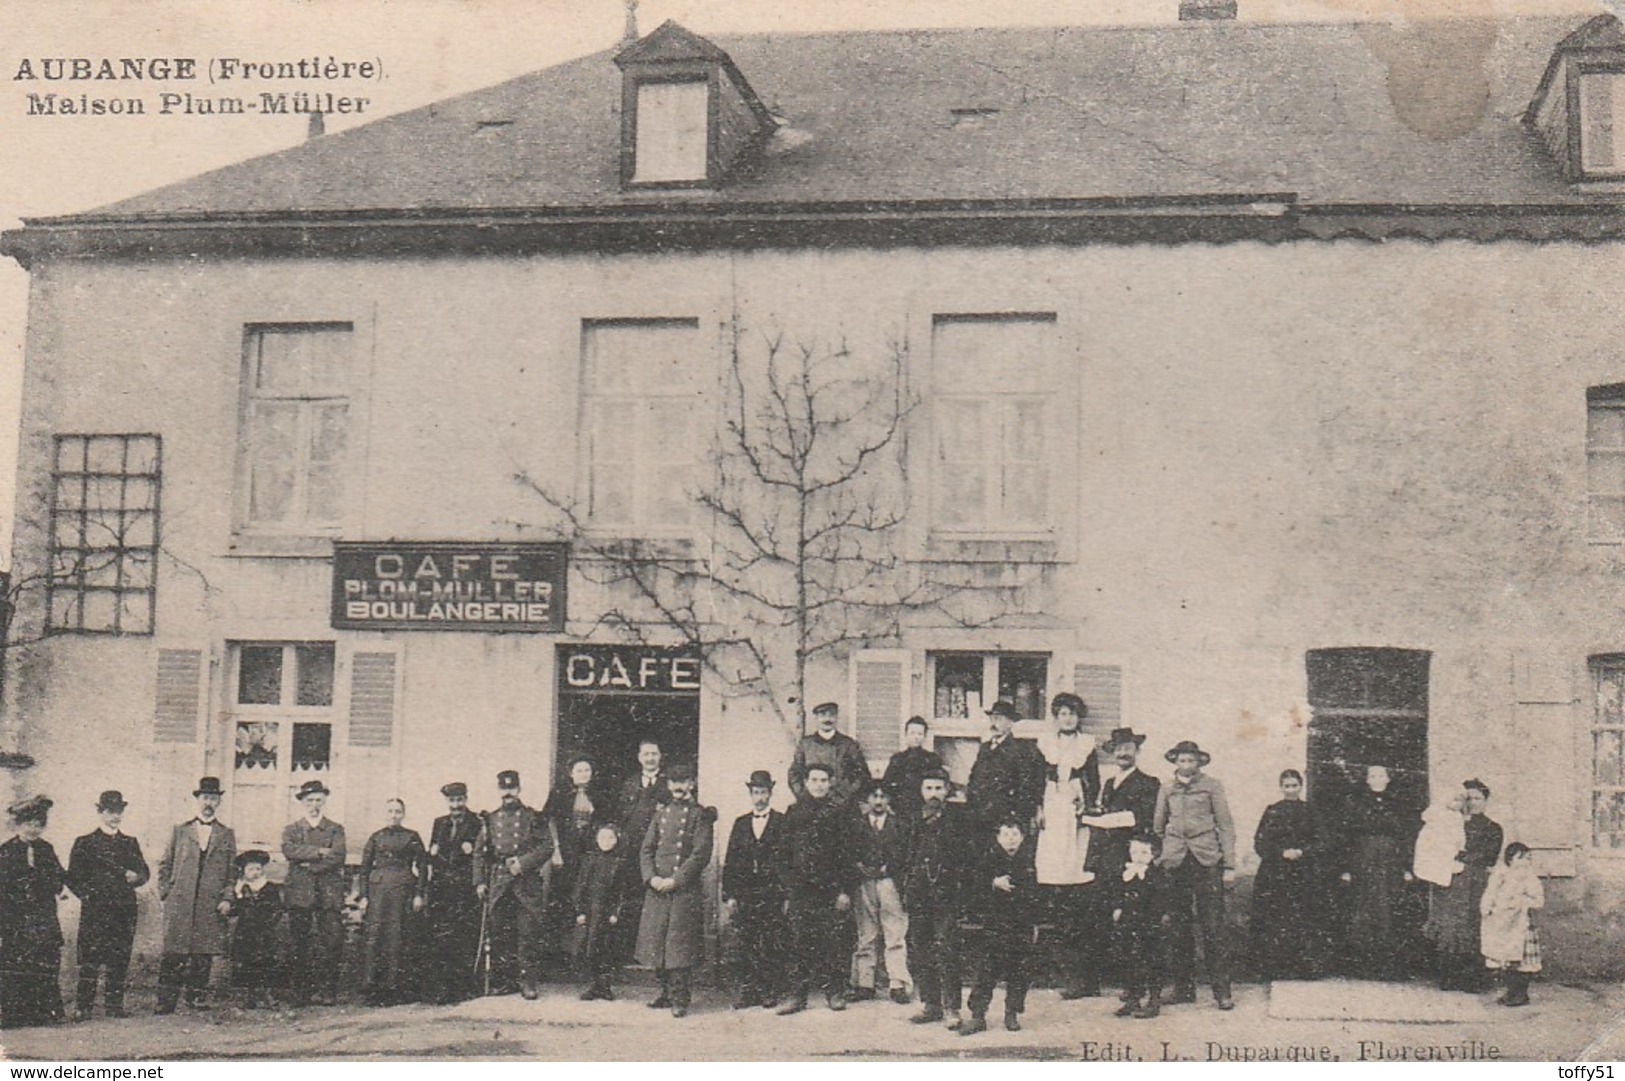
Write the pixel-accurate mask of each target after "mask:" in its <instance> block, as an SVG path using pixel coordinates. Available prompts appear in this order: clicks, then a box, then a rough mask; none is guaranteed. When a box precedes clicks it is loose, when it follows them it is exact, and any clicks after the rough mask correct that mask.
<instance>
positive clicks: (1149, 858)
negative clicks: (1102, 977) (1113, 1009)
mask: <svg viewBox="0 0 1625 1081" xmlns="http://www.w3.org/2000/svg"><path fill="white" fill-rule="evenodd" d="M1161 851H1162V842H1161V841H1160V840H1158V838H1157V835H1156V834H1154V833H1136V834H1135V835H1134V836H1133V837H1132V838H1130V839H1129V843H1128V862H1127V863H1126V864H1125V865H1124V866H1123V872H1122V874H1121V875H1119V876H1117V881H1115V882H1107V883H1106V884H1105V887H1106V888H1107V889H1109V890H1111V891H1112V935H1113V937H1114V938H1115V939H1116V943H1117V950H1118V957H1119V962H1118V964H1119V966H1120V968H1121V971H1122V973H1123V983H1124V988H1123V1004H1122V1005H1121V1006H1120V1007H1118V1009H1117V1016H1118V1017H1131V1016H1132V1017H1139V1018H1150V1017H1156V1016H1157V1015H1158V1014H1160V1013H1161V1012H1162V980H1163V973H1164V971H1165V969H1166V967H1167V966H1166V964H1165V962H1164V958H1163V933H1162V931H1163V927H1164V926H1166V925H1167V923H1168V918H1169V917H1168V895H1167V894H1168V891H1167V889H1166V884H1165V883H1164V882H1163V870H1162V868H1161V867H1158V866H1157V864H1156V858H1157V854H1158V853H1159V852H1161Z"/></svg>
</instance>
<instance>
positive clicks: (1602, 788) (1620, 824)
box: [1591, 654, 1625, 850]
mask: <svg viewBox="0 0 1625 1081" xmlns="http://www.w3.org/2000/svg"><path fill="white" fill-rule="evenodd" d="M1591 685H1592V720H1591V845H1592V847H1593V848H1602V849H1613V850H1619V849H1625V654H1611V655H1609V656H1605V657H1593V658H1592V659H1591Z"/></svg>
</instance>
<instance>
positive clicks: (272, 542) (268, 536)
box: [225, 533, 337, 560]
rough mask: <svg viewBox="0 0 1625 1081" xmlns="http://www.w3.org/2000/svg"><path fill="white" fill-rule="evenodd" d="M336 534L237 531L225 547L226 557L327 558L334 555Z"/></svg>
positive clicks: (329, 558)
mask: <svg viewBox="0 0 1625 1081" xmlns="http://www.w3.org/2000/svg"><path fill="white" fill-rule="evenodd" d="M336 536H337V535H336V534H328V535H324V536H310V535H308V534H306V535H299V536H296V535H291V534H289V535H280V534H275V533H240V534H237V535H236V536H233V537H232V539H231V545H230V547H228V548H227V549H226V552H225V557H226V558H227V559H326V560H331V559H332V558H333V541H334V540H335V539H336Z"/></svg>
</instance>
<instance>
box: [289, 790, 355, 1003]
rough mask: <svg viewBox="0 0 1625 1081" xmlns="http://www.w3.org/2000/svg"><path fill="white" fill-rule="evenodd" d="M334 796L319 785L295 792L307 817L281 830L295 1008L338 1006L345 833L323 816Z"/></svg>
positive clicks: (291, 987)
mask: <svg viewBox="0 0 1625 1081" xmlns="http://www.w3.org/2000/svg"><path fill="white" fill-rule="evenodd" d="M331 794H332V793H331V792H329V790H328V787H327V786H326V785H325V784H323V783H322V782H320V781H306V782H305V783H304V784H302V785H300V786H299V802H300V803H302V804H303V805H304V808H305V815H304V817H303V818H300V819H298V820H297V821H294V822H290V823H289V824H288V825H287V826H285V827H283V830H282V856H283V858H284V859H286V860H287V861H288V882H287V886H286V888H285V889H284V891H283V892H284V894H285V895H286V899H287V905H288V937H289V939H290V944H291V945H292V947H293V948H292V957H291V959H290V963H289V965H288V977H289V985H290V994H291V996H292V998H293V1000H294V1002H295V1004H299V1005H302V1004H303V1003H305V1002H307V1001H309V1002H315V1003H316V1004H317V1005H320V1006H332V1005H334V1004H336V1003H337V1002H338V992H339V958H340V955H341V953H342V951H343V949H344V922H343V921H344V916H343V913H344V893H345V889H344V855H345V842H344V827H343V826H341V825H339V824H338V823H337V822H334V821H332V820H331V819H329V818H328V817H327V816H326V815H324V814H322V808H323V807H325V806H326V805H327V797H328V796H329V795H331Z"/></svg>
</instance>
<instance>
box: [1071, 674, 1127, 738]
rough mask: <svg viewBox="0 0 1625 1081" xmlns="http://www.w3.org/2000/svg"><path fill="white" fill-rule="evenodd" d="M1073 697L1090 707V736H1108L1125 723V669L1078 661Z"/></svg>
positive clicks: (1087, 722) (1073, 675)
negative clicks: (1101, 733)
mask: <svg viewBox="0 0 1625 1081" xmlns="http://www.w3.org/2000/svg"><path fill="white" fill-rule="evenodd" d="M1072 693H1073V694H1076V695H1077V696H1078V697H1079V698H1081V699H1083V704H1084V705H1085V706H1087V707H1089V716H1088V717H1087V718H1085V720H1084V725H1085V727H1087V728H1088V729H1089V731H1091V732H1108V731H1110V730H1111V729H1113V728H1118V727H1120V726H1121V725H1122V723H1123V669H1122V667H1121V666H1119V665H1115V664H1091V663H1087V662H1084V661H1075V662H1073V665H1072Z"/></svg>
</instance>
